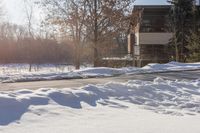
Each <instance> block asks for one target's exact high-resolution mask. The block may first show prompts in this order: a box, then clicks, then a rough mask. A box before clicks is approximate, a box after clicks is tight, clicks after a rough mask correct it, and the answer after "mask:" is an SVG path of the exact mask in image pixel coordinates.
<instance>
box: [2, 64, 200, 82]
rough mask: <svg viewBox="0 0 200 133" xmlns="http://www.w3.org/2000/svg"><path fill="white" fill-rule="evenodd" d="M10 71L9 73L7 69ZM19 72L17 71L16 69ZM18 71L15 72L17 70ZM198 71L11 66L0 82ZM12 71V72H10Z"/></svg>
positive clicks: (170, 67)
mask: <svg viewBox="0 0 200 133" xmlns="http://www.w3.org/2000/svg"><path fill="white" fill-rule="evenodd" d="M8 68H10V69H11V71H9V69H8ZM17 68H18V69H19V70H18V69H17ZM16 69H17V70H18V71H17V70H16ZM196 69H200V63H178V62H170V63H167V64H149V65H147V66H145V67H143V68H135V67H127V68H106V67H98V68H82V69H81V70H73V71H72V70H69V69H65V68H57V67H52V66H46V67H45V66H43V67H42V70H40V71H33V72H28V71H23V67H22V69H21V66H20V65H19V66H18V67H15V69H12V66H9V67H7V66H3V67H2V66H0V82H20V81H21V82H22V81H40V80H59V79H72V78H91V77H109V76H116V75H121V74H141V73H153V72H168V71H180V70H196ZM12 70H14V71H12Z"/></svg>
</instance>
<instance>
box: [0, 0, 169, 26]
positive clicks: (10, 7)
mask: <svg viewBox="0 0 200 133" xmlns="http://www.w3.org/2000/svg"><path fill="white" fill-rule="evenodd" d="M1 1H2V0H1ZM166 1H167V0H136V1H135V4H137V5H149V4H150V5H163V4H167V2H166ZM23 5H24V3H23V0H3V7H4V10H5V13H6V18H5V19H7V20H9V21H10V22H12V23H16V24H24V23H25V20H26V19H25V18H26V15H25V13H24V12H25V9H24V6H23ZM35 11H36V13H35V16H36V19H39V18H40V13H39V12H38V10H37V9H36V10H35Z"/></svg>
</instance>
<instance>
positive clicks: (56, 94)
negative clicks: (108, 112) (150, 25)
mask: <svg viewBox="0 0 200 133" xmlns="http://www.w3.org/2000/svg"><path fill="white" fill-rule="evenodd" d="M85 104H87V105H88V106H89V107H93V108H99V107H109V108H116V109H125V110H126V109H128V108H130V107H132V106H137V107H138V108H141V109H145V110H150V111H153V112H155V113H161V114H171V115H176V116H183V115H198V114H199V113H200V80H195V81H191V82H188V81H169V80H163V79H161V78H157V79H155V80H154V81H153V82H150V81H140V80H133V81H129V82H127V83H117V82H111V83H107V84H104V85H87V86H84V87H82V88H79V89H69V88H66V89H39V90H34V91H33V90H19V91H10V92H7V91H4V92H0V125H9V124H10V123H13V122H17V121H18V122H19V121H20V120H21V118H22V117H23V115H24V114H26V113H30V112H34V111H33V110H31V108H34V107H38V106H39V107H40V108H41V109H40V110H37V113H38V114H42V113H44V112H43V111H44V110H45V109H47V110H48V108H50V107H52V106H60V107H63V110H64V111H66V112H69V111H70V110H71V109H75V110H82V109H84V105H85ZM68 124H69V123H68ZM77 126H78V125H77Z"/></svg>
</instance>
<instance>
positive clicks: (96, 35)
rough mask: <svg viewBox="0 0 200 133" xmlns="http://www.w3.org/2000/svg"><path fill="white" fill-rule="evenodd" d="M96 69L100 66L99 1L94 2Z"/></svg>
mask: <svg viewBox="0 0 200 133" xmlns="http://www.w3.org/2000/svg"><path fill="white" fill-rule="evenodd" d="M94 17H95V18H94V59H93V60H94V67H97V66H98V64H99V55H98V18H97V17H98V16H97V0H94Z"/></svg>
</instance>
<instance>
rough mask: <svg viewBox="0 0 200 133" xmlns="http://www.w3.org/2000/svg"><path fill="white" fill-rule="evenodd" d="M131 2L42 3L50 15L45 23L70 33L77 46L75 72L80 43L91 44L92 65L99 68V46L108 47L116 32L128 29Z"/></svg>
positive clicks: (82, 0)
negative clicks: (52, 24) (48, 22)
mask: <svg viewBox="0 0 200 133" xmlns="http://www.w3.org/2000/svg"><path fill="white" fill-rule="evenodd" d="M133 2H134V0H114V1H113V0H59V1H58V0H44V1H43V2H42V5H43V7H45V8H46V9H47V11H48V12H49V13H48V17H49V18H50V19H48V20H49V21H51V22H52V23H54V24H58V25H60V26H61V27H62V28H63V29H62V31H65V32H67V33H70V34H71V36H72V39H73V42H74V44H75V46H76V63H75V64H76V68H77V69H78V68H79V66H80V61H79V60H80V46H81V45H80V44H82V43H85V42H87V43H91V44H92V48H93V50H94V56H93V60H94V66H98V63H99V60H100V54H99V53H100V51H101V50H100V47H102V44H103V43H105V44H107V45H108V44H109V43H110V41H111V39H113V38H114V37H117V36H118V35H119V32H121V31H122V30H123V31H124V30H127V29H128V25H129V24H128V22H129V21H128V17H129V13H131V10H132V8H131V6H132V3H133ZM106 41H107V43H106ZM107 47H109V46H107Z"/></svg>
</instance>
